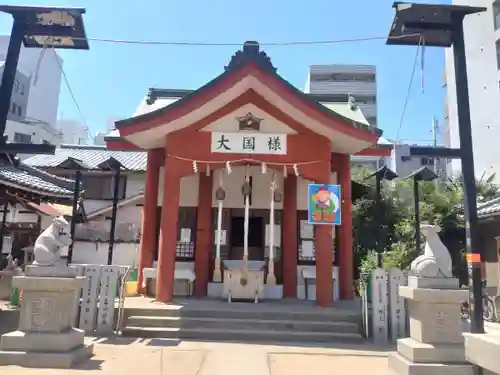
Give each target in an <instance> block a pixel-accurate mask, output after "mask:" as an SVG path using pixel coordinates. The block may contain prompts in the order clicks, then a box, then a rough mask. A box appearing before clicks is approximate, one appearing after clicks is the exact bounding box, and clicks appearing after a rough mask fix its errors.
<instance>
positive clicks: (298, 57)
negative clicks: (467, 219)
mask: <svg viewBox="0 0 500 375" xmlns="http://www.w3.org/2000/svg"><path fill="white" fill-rule="evenodd" d="M437 2H439V1H437ZM9 3H10V4H13V5H14V4H28V5H29V4H32V5H39V4H40V0H38V1H29V0H20V1H16V0H11V1H10V2H9ZM47 4H48V5H59V6H84V7H86V9H87V13H86V14H85V15H84V22H85V25H86V31H87V36H89V37H96V38H110V39H134V40H137V39H139V40H162V41H187V42H221V43H243V42H244V41H245V40H257V41H259V42H288V41H317V40H338V39H347V38H359V37H371V36H386V35H387V33H388V30H389V27H390V24H391V21H392V18H393V15H394V11H393V9H392V7H391V4H392V1H390V0H359V1H357V2H354V3H353V2H351V1H345V0H343V1H341V0H311V1H309V2H304V1H298V0H288V1H284V0H272V1H269V0H253V1H252V2H247V1H241V0H235V1H228V0H213V1H202V0H189V1H165V0H148V1H147V2H144V3H143V4H144V5H139V2H137V1H129V0H126V1H124V0H121V1H119V0H104V1H102V0H101V1H98V0H92V1H88V0H87V1H83V0H79V1H75V0H69V1H68V0H67V1H63V0H50V1H48V2H47ZM0 32H1V33H4V34H5V33H9V32H10V22H9V18H8V17H2V18H0ZM237 49H238V48H237V47H182V46H148V45H131V44H110V43H103V42H91V44H90V50H89V51H62V52H61V55H62V57H63V59H64V69H65V72H66V75H67V77H68V80H69V82H70V85H71V88H72V90H73V92H74V94H75V96H76V99H77V101H78V103H79V105H80V107H81V110H82V112H83V115H84V116H85V119H86V121H87V123H88V125H89V126H90V128H91V131H92V133H95V132H96V131H99V130H103V129H104V128H105V126H106V121H107V119H108V118H109V117H116V116H118V117H128V116H130V115H131V114H132V113H133V112H134V110H135V109H136V107H137V106H138V104H139V103H140V101H141V99H142V98H143V97H144V96H145V95H146V93H147V91H148V88H149V87H161V88H186V89H195V88H197V87H199V86H201V85H203V84H204V83H206V82H207V81H209V80H210V79H212V78H214V77H215V76H217V75H218V74H220V73H221V72H222V69H223V67H224V65H226V64H227V63H228V62H229V60H230V58H231V55H232V54H233V53H234V52H235V51H236V50H237ZM415 49H416V47H397V46H386V45H385V41H382V40H380V41H368V42H357V43H342V44H335V45H314V46H292V47H266V48H265V50H266V52H267V53H268V55H269V56H270V57H271V59H272V61H273V64H274V65H275V66H276V67H277V68H278V73H279V74H281V75H282V76H283V77H284V78H285V79H287V80H288V81H290V82H291V83H292V84H294V85H295V86H297V87H299V88H301V89H303V88H304V85H305V82H306V77H307V71H308V66H309V65H311V64H322V63H327V64H328V63H356V64H375V65H376V66H377V74H378V77H377V81H378V106H379V107H378V111H379V115H378V119H379V120H378V123H379V126H380V127H381V128H382V129H383V130H384V133H385V136H386V137H392V138H395V137H396V133H397V129H398V126H399V122H400V117H401V112H402V109H403V104H404V101H405V97H406V92H407V88H408V82H409V77H410V73H411V69H412V65H413V60H414V56H415ZM424 66H425V68H424V82H425V83H424V93H422V88H421V69H420V61H419V63H418V67H417V72H416V75H415V79H414V82H413V89H412V92H411V97H410V101H409V105H408V108H407V112H406V115H405V120H404V124H403V126H402V130H401V133H400V139H412V140H428V139H430V138H431V134H430V132H429V129H430V126H431V120H432V117H433V116H437V118H438V119H440V120H441V119H442V113H443V106H444V91H443V88H442V83H443V69H444V51H443V50H442V49H436V48H426V49H425V59H424ZM59 113H60V115H61V117H64V118H73V119H77V120H78V119H79V115H78V112H77V110H76V108H75V105H74V104H73V102H72V100H71V97H70V95H69V93H68V90H67V89H66V88H65V87H64V84H63V87H62V91H61V101H60V110H59Z"/></svg>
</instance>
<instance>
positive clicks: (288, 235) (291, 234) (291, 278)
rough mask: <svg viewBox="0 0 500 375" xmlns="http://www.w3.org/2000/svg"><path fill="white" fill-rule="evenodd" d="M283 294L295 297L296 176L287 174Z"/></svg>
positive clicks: (296, 242) (284, 205)
mask: <svg viewBox="0 0 500 375" xmlns="http://www.w3.org/2000/svg"><path fill="white" fill-rule="evenodd" d="M283 195H284V197H283V217H282V222H283V229H282V231H283V234H284V235H283V253H282V262H283V294H284V296H285V297H288V298H296V297H297V250H298V234H297V230H298V229H297V228H298V225H297V177H296V176H295V175H291V176H290V175H289V176H287V177H286V178H285V180H284V189H283Z"/></svg>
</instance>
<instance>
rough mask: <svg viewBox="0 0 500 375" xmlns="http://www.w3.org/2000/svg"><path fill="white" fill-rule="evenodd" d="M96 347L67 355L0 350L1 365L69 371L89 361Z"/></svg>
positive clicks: (72, 351)
mask: <svg viewBox="0 0 500 375" xmlns="http://www.w3.org/2000/svg"><path fill="white" fill-rule="evenodd" d="M93 351H94V347H93V345H92V344H90V345H82V346H80V347H78V348H77V349H73V350H71V351H69V352H65V353H60V352H57V353H47V352H45V353H43V352H28V351H5V350H0V365H2V366H9V365H10V366H13V365H15V366H22V367H32V368H61V369H69V368H71V367H73V366H74V365H75V364H76V363H78V362H81V361H84V360H86V359H89V358H90V357H92V356H93Z"/></svg>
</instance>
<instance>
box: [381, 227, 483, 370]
mask: <svg viewBox="0 0 500 375" xmlns="http://www.w3.org/2000/svg"><path fill="white" fill-rule="evenodd" d="M422 227H423V228H422V229H423V231H422V232H423V234H424V235H425V236H426V237H427V236H428V237H427V239H428V241H427V243H426V245H425V251H424V254H423V255H421V256H419V257H418V258H417V259H415V261H414V262H413V263H412V267H411V271H412V272H413V274H414V275H415V276H410V277H408V286H400V287H399V295H400V296H401V297H403V298H405V299H406V301H407V303H408V312H409V315H410V337H407V338H404V339H399V340H398V349H397V350H398V351H397V353H396V354H393V355H390V356H389V367H390V368H391V369H392V370H393V371H394V372H395V373H397V374H400V375H448V374H449V375H472V374H473V367H472V365H471V364H470V363H468V362H467V360H466V358H465V348H464V339H463V336H462V330H463V328H462V321H461V304H462V302H464V301H466V300H467V299H468V298H469V291H468V290H464V289H459V285H458V279H456V278H453V277H452V274H451V257H450V254H449V252H448V250H447V249H446V247H445V246H444V245H443V244H442V242H441V240H440V239H439V236H438V235H437V233H438V232H439V227H437V226H430V225H425V226H422Z"/></svg>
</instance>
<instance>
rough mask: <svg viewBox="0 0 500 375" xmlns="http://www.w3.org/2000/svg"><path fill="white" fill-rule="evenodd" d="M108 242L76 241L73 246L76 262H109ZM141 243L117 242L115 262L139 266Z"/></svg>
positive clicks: (74, 260) (114, 254)
mask: <svg viewBox="0 0 500 375" xmlns="http://www.w3.org/2000/svg"><path fill="white" fill-rule="evenodd" d="M108 250H109V244H108V243H94V242H84V241H76V242H75V244H74V247H73V259H72V263H74V264H107V263H108ZM138 250H139V244H135V243H117V244H115V245H114V247H113V262H112V263H113V264H114V265H118V266H130V267H132V266H134V265H135V266H137V265H138V264H139V251H138Z"/></svg>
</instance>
